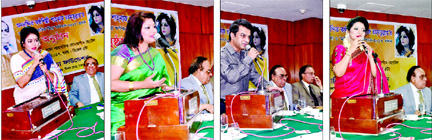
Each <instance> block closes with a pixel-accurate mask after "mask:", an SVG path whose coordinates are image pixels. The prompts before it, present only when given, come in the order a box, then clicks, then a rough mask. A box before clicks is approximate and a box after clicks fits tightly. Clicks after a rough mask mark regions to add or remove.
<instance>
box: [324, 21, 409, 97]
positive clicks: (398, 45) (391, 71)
mask: <svg viewBox="0 0 432 140" xmlns="http://www.w3.org/2000/svg"><path fill="white" fill-rule="evenodd" d="M349 20H350V19H348V18H334V17H331V18H330V53H331V54H330V55H332V54H333V51H334V48H335V47H336V46H337V45H339V44H343V39H344V38H345V33H346V30H347V29H346V25H347V24H348V21H349ZM368 22H369V31H367V32H366V36H365V40H366V42H367V43H368V44H369V45H370V46H371V47H372V48H373V50H374V51H375V52H376V53H377V54H378V58H379V59H381V63H382V68H383V69H384V72H385V74H386V76H387V80H388V82H389V89H390V90H395V89H397V88H399V87H401V86H403V85H405V84H407V83H408V81H406V75H407V73H408V69H409V68H410V67H411V66H414V65H417V38H416V37H417V28H416V25H415V24H408V23H394V22H382V21H374V20H368ZM331 58H332V57H330V61H331ZM332 67H333V64H332V62H330V93H332V92H333V91H334V83H335V81H336V80H335V75H334V73H333V71H332Z"/></svg>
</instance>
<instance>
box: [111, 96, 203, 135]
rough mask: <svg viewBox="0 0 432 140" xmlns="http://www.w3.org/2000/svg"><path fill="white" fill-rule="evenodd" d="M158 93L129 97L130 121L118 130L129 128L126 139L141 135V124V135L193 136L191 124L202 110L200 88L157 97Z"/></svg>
mask: <svg viewBox="0 0 432 140" xmlns="http://www.w3.org/2000/svg"><path fill="white" fill-rule="evenodd" d="M166 94H172V95H174V93H166ZM157 96H158V95H154V96H151V97H147V98H145V99H134V100H127V101H125V102H124V106H125V108H124V110H125V119H126V120H125V122H126V124H125V127H124V128H122V127H121V128H119V130H118V131H125V135H126V139H137V138H136V129H137V127H138V137H139V139H184V140H187V139H189V127H191V125H192V121H193V119H194V118H195V117H196V116H197V115H198V113H199V105H200V100H199V99H200V98H199V93H198V91H187V90H181V94H179V95H178V96H176V97H173V96H167V97H159V98H155V97H157ZM153 98H155V99H153ZM152 99H153V100H152ZM145 104H147V105H146V106H145V108H144V110H143V111H142V113H141V116H140V118H138V117H139V114H140V111H141V109H142V107H143V106H144V105H145ZM138 119H140V121H139V124H138V126H137V120H138ZM122 129H123V130H122Z"/></svg>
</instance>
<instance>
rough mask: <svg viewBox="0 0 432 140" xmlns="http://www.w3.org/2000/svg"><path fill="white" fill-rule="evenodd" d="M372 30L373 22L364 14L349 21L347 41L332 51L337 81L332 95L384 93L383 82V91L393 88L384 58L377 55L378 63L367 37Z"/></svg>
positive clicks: (335, 96) (336, 96) (386, 91)
mask: <svg viewBox="0 0 432 140" xmlns="http://www.w3.org/2000/svg"><path fill="white" fill-rule="evenodd" d="M368 30H369V23H368V21H367V20H366V18H364V17H360V16H358V17H355V18H353V19H351V20H350V21H349V22H348V25H347V30H346V31H347V32H346V35H345V39H344V40H343V45H338V46H336V48H335V49H334V51H333V55H332V63H333V72H334V74H335V76H336V82H335V90H334V92H333V93H332V95H331V98H344V97H351V96H357V95H365V94H377V93H381V86H382V92H383V93H388V92H389V88H388V82H387V78H386V76H385V73H384V71H383V69H382V67H381V60H379V59H378V58H376V59H377V63H375V62H374V57H373V55H372V54H373V53H374V52H373V49H372V48H371V47H370V46H369V45H368V44H367V42H366V41H365V40H364V37H365V36H366V32H367V31H368ZM378 67H379V68H378ZM379 70H381V72H379ZM381 79H382V85H381V82H380V80H381Z"/></svg>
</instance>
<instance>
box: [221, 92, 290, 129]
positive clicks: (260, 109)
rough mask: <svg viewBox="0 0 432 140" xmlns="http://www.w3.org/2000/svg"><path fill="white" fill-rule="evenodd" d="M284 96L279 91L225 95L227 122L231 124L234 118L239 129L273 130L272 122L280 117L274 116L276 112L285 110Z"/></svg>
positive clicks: (277, 120)
mask: <svg viewBox="0 0 432 140" xmlns="http://www.w3.org/2000/svg"><path fill="white" fill-rule="evenodd" d="M284 96H285V94H284V93H283V92H279V91H266V92H265V93H264V94H255V93H254V92H253V91H249V93H248V94H239V95H227V96H225V99H226V100H225V105H226V114H227V116H228V122H229V123H230V124H231V123H233V119H232V118H234V121H235V122H236V123H237V124H238V126H239V127H240V128H259V129H273V122H279V120H280V119H281V116H276V112H277V111H279V110H283V109H285V108H286V107H285V97H284ZM234 97H235V98H234ZM233 98H234V100H233ZM231 112H232V114H231ZM231 115H232V117H231Z"/></svg>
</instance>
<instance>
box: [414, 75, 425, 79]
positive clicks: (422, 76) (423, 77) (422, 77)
mask: <svg viewBox="0 0 432 140" xmlns="http://www.w3.org/2000/svg"><path fill="white" fill-rule="evenodd" d="M415 77H417V76H415ZM418 78H420V79H422V80H423V79H425V78H426V75H420V76H418Z"/></svg>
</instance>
